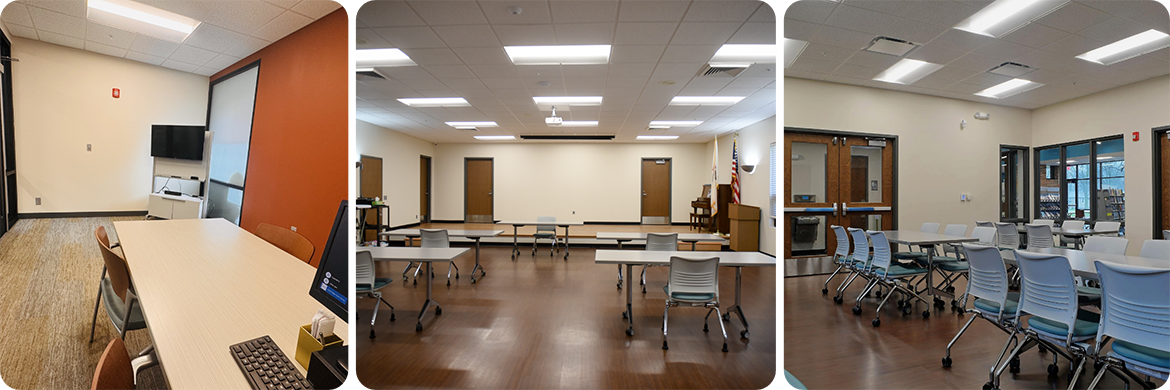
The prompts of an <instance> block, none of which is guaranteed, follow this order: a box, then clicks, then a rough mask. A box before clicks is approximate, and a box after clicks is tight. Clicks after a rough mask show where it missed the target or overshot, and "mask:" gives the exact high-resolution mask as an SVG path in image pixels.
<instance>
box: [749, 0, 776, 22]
mask: <svg viewBox="0 0 1170 390" xmlns="http://www.w3.org/2000/svg"><path fill="white" fill-rule="evenodd" d="M761 3H762V5H760V9H758V10H756V12H755V13H754V14H752V17H751V18H748V21H749V22H771V23H773V24H775V23H776V14H777V12H776V11H775V10H773V9H772V7H771V5H769V4H768V3H764V2H761Z"/></svg>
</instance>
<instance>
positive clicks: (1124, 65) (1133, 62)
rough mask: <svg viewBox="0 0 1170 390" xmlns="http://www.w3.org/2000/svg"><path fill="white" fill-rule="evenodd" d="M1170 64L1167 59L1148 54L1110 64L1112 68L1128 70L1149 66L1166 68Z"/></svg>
mask: <svg viewBox="0 0 1170 390" xmlns="http://www.w3.org/2000/svg"><path fill="white" fill-rule="evenodd" d="M1168 66H1170V64H1167V63H1166V61H1165V60H1161V59H1158V58H1156V57H1153V56H1150V55H1148V54H1147V55H1140V56H1137V57H1134V58H1130V59H1128V60H1125V61H1121V62H1118V63H1115V64H1113V65H1109V67H1111V68H1117V69H1119V70H1123V71H1126V72H1139V71H1143V70H1146V69H1149V68H1161V69H1163V70H1165V69H1167V67H1168Z"/></svg>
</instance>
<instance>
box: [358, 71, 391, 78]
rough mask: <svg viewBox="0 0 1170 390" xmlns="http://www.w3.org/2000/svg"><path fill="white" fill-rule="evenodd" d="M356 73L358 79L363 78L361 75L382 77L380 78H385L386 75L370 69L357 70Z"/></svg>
mask: <svg viewBox="0 0 1170 390" xmlns="http://www.w3.org/2000/svg"><path fill="white" fill-rule="evenodd" d="M357 75H358V78H359V79H360V78H363V77H373V78H376V79H382V80H385V79H386V77H383V76H382V75H381V74H378V72H375V71H372V70H364V71H359V72H357Z"/></svg>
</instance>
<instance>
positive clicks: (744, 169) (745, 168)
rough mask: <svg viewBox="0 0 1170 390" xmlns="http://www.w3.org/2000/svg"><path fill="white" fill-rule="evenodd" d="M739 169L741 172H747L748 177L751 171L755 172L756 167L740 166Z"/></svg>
mask: <svg viewBox="0 0 1170 390" xmlns="http://www.w3.org/2000/svg"><path fill="white" fill-rule="evenodd" d="M741 167H742V168H743V171H744V172H747V173H748V174H749V175H750V174H751V173H752V172H753V171H755V170H756V166H755V165H743V166H741Z"/></svg>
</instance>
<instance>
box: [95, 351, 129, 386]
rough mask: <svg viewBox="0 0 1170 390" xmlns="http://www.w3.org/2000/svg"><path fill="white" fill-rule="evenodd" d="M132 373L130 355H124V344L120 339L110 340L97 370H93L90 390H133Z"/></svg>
mask: <svg viewBox="0 0 1170 390" xmlns="http://www.w3.org/2000/svg"><path fill="white" fill-rule="evenodd" d="M134 379H135V378H134V371H133V369H132V368H131V367H130V354H128V353H126V344H124V343H123V342H122V339H113V340H110V344H108V345H106V350H105V352H102V358H101V360H98V365H97V369H95V370H93V383H92V384H90V386H89V388H90V389H92V390H107V389H108V390H114V389H118V390H121V389H133V388H134Z"/></svg>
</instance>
